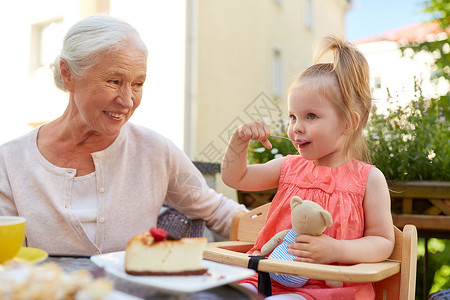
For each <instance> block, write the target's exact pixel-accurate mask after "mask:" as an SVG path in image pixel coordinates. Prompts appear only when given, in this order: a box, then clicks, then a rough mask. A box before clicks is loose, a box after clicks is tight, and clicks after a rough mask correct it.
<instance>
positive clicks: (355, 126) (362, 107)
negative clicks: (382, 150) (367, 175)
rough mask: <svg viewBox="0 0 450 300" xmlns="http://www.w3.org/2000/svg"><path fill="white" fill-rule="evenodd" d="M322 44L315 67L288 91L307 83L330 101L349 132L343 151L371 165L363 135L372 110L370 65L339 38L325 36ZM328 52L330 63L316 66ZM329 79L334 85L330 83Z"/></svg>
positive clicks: (309, 69)
mask: <svg viewBox="0 0 450 300" xmlns="http://www.w3.org/2000/svg"><path fill="white" fill-rule="evenodd" d="M321 45H322V50H321V51H320V52H319V55H318V56H317V58H316V60H315V62H314V64H313V65H312V66H310V67H309V68H308V69H306V70H305V71H304V72H303V73H302V74H300V76H298V77H297V79H296V80H295V81H294V83H293V84H292V85H291V87H290V88H289V90H288V92H289V93H290V92H291V91H292V90H293V89H295V88H297V87H299V85H300V84H302V83H304V82H305V81H307V82H308V83H307V84H308V87H313V88H315V89H316V91H317V93H319V94H321V95H323V96H325V97H326V98H327V99H328V100H330V101H332V102H333V103H334V104H335V105H336V108H337V110H338V112H339V115H340V117H341V118H342V120H344V122H346V123H347V124H348V128H349V129H350V131H349V139H348V140H347V143H346V145H345V150H346V151H347V153H348V154H349V156H350V157H352V158H355V159H359V160H362V161H366V162H370V153H369V149H368V147H367V144H366V140H365V138H364V136H363V132H362V131H363V129H364V128H365V127H366V125H367V121H368V119H369V114H370V110H371V107H372V97H371V93H370V85H369V65H368V63H367V61H366V59H365V58H364V56H363V54H362V53H361V52H360V51H359V50H358V49H356V47H355V46H353V45H352V44H350V43H348V42H345V41H343V40H341V39H338V38H336V37H332V36H330V37H326V38H324V39H323V40H322V44H321ZM329 53H331V54H332V62H331V63H319V60H320V59H322V58H323V57H325V56H326V55H327V54H329ZM311 79H313V80H311ZM330 79H331V80H333V81H334V82H336V83H337V84H330ZM355 112H356V113H357V114H358V115H359V123H357V122H356V120H355Z"/></svg>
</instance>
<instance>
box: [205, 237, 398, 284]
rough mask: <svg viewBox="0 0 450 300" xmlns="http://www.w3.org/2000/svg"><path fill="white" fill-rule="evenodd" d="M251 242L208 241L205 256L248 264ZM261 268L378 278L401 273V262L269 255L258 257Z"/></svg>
mask: <svg viewBox="0 0 450 300" xmlns="http://www.w3.org/2000/svg"><path fill="white" fill-rule="evenodd" d="M252 246H253V244H252V243H249V242H241V241H226V242H216V243H209V244H208V245H207V246H206V249H205V252H204V256H203V257H204V259H207V260H212V261H215V262H219V263H223V264H228V265H233V266H239V267H245V268H246V267H247V266H248V262H249V260H250V256H249V255H248V254H246V253H245V252H246V251H248V250H249V249H250V248H251V247H252ZM258 271H262V272H269V273H286V274H292V275H298V276H303V277H308V278H314V279H319V280H333V281H342V282H377V281H380V280H383V279H385V278H388V277H390V276H392V275H394V274H396V273H399V272H400V262H399V261H395V260H386V261H384V262H378V263H360V264H355V265H348V266H336V265H324V264H313V263H305V262H296V261H294V262H292V261H285V260H279V259H273V258H270V259H263V260H260V261H259V264H258Z"/></svg>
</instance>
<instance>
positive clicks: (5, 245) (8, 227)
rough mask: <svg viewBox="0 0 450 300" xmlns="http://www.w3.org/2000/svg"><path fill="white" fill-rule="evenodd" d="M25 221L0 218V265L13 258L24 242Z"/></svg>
mask: <svg viewBox="0 0 450 300" xmlns="http://www.w3.org/2000/svg"><path fill="white" fill-rule="evenodd" d="M25 224H26V219H25V218H23V217H17V216H0V264H1V263H3V262H5V261H7V260H9V259H12V258H14V256H16V254H17V253H18V252H19V250H20V248H21V247H22V244H23V241H24V240H25Z"/></svg>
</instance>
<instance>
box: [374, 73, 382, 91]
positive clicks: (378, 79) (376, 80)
mask: <svg viewBox="0 0 450 300" xmlns="http://www.w3.org/2000/svg"><path fill="white" fill-rule="evenodd" d="M374 87H375V88H376V89H381V76H375V78H374Z"/></svg>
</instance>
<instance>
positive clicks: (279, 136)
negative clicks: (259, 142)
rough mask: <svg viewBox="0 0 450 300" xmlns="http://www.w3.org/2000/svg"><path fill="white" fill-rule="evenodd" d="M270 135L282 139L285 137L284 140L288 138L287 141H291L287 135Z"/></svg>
mask: <svg viewBox="0 0 450 300" xmlns="http://www.w3.org/2000/svg"><path fill="white" fill-rule="evenodd" d="M270 136H271V137H277V138H282V139H285V140H288V141H290V142H292V140H291V139H290V138H287V137H285V136H281V135H270Z"/></svg>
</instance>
